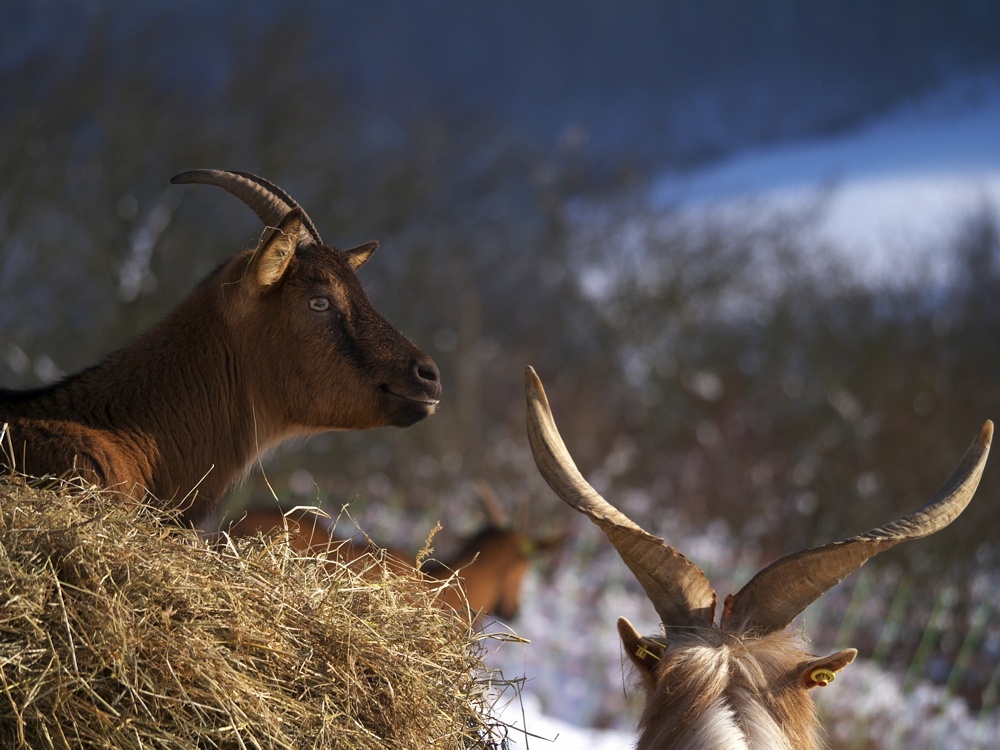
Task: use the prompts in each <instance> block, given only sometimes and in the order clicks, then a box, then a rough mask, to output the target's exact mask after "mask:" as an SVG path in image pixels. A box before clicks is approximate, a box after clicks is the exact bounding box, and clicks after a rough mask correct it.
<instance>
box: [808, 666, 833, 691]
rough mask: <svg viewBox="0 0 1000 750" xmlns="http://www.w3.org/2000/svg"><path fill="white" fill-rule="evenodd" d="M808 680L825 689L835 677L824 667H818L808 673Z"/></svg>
mask: <svg viewBox="0 0 1000 750" xmlns="http://www.w3.org/2000/svg"><path fill="white" fill-rule="evenodd" d="M809 679H810V680H812V681H813V682H815V683H816V684H817V685H819V686H820V687H826V686H827V685H829V684H830V683H831V682H833V681H834V680H835V679H837V675H836V674H835V673H834V672H833V671H832V670H829V669H827V668H826V667H820V668H819V669H814V670H813V671H812V672H810V673H809Z"/></svg>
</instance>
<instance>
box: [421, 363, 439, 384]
mask: <svg viewBox="0 0 1000 750" xmlns="http://www.w3.org/2000/svg"><path fill="white" fill-rule="evenodd" d="M417 377H418V378H419V379H420V380H426V381H428V382H429V383H437V382H438V381H439V380H440V379H441V373H439V372H438V368H437V365H435V364H434V363H433V362H430V363H428V362H419V363H417Z"/></svg>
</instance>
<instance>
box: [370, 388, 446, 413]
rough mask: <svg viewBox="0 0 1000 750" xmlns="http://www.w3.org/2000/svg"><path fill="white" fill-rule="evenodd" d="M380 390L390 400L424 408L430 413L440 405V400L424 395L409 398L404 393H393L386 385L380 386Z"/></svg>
mask: <svg viewBox="0 0 1000 750" xmlns="http://www.w3.org/2000/svg"><path fill="white" fill-rule="evenodd" d="M381 388H382V392H383V393H385V394H386V395H387V396H389V397H390V398H393V399H396V400H398V401H403V402H404V403H408V404H416V405H420V406H425V407H427V408H428V409H430V410H431V411H433V410H434V409H435V408H436V407H437V405H438V404H440V403H441V399H438V398H432V397H431V396H427V395H425V394H419V395H415V396H410V395H407V394H405V393H399V392H398V391H394V390H392V388H390V387H389V386H388V385H382V386H381Z"/></svg>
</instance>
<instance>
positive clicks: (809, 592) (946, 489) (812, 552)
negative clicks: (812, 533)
mask: <svg viewBox="0 0 1000 750" xmlns="http://www.w3.org/2000/svg"><path fill="white" fill-rule="evenodd" d="M992 437H993V423H992V422H990V421H987V422H986V423H985V424H984V425H983V427H982V429H981V430H980V432H979V435H978V436H977V437H976V439H975V440H974V441H972V445H971V446H969V449H968V450H967V451H966V452H965V455H964V456H963V457H962V460H961V462H960V463H959V464H958V468H956V469H955V471H954V472H952V475H951V476H950V477H948V481H947V482H945V483H944V486H943V487H941V489H939V490H938V491H937V493H936V494H935V495H934V497H932V498H931V499H930V501H928V503H927V504H926V505H925V506H924V507H923V508H921V509H920V510H918V511H914V512H913V513H911V514H910V515H908V516H906V517H904V518H901V519H899V520H897V521H892V522H891V523H887V524H885V525H884V526H879V527H878V528H875V529H872V530H871V531H868V532H866V533H864V534H859V535H858V536H854V537H851V538H850V539H845V540H843V541H840V542H834V543H832V544H826V545H824V546H822V547H816V548H814V549H809V550H805V551H803V552H797V553H795V554H792V555H787V556H786V557H783V558H781V559H780V560H778V561H777V562H774V563H772V564H771V565H769V566H768V567H766V568H764V570H762V571H760V572H759V573H758V574H757V575H755V576H754V577H753V578H752V579H751V580H750V582H749V583H747V585H746V586H744V587H743V588H742V589H741V590H740V592H739V593H738V594H736V595H735V596H733V597H732V599H731V600H730V601H727V602H726V607H725V611H724V612H723V615H722V626H723V627H724V628H725V627H726V626H727V625H731V626H735V627H736V628H738V629H741V630H742V629H744V628H753V629H757V630H759V631H762V632H764V633H770V632H775V631H778V630H781V629H783V628H784V627H786V626H787V625H789V624H790V623H791V622H792V620H794V619H795V618H796V617H797V616H798V615H799V613H800V612H802V610H804V609H805V608H806V607H808V606H809V605H810V604H812V603H813V602H814V601H815V600H816V599H818V598H819V597H820V596H821V595H822V594H823V593H825V592H826V591H828V590H829V589H830V588H832V587H833V586H835V585H836V584H837V583H839V582H840V581H842V580H843V579H844V578H845V577H847V576H848V575H850V574H851V573H853V572H854V571H855V570H857V569H858V568H860V567H861V566H862V565H864V564H865V562H866V561H867V560H868V559H869V558H870V557H873V556H874V555H877V554H878V553H879V552H883V551H885V550H887V549H889V548H890V547H894V546H896V545H897V544H900V543H901V542H906V541H909V540H910V539H920V538H921V537H925V536H928V535H930V534H933V533H934V532H935V531H939V530H941V529H943V528H944V527H945V526H947V525H948V524H950V523H951V522H952V521H954V520H955V519H956V518H958V516H959V514H960V513H961V512H962V511H963V510H965V506H966V505H968V504H969V501H970V500H971V499H972V495H973V493H975V491H976V487H977V486H978V485H979V479H980V477H981V476H982V474H983V467H984V466H985V465H986V457H987V455H989V452H990V440H991V439H992Z"/></svg>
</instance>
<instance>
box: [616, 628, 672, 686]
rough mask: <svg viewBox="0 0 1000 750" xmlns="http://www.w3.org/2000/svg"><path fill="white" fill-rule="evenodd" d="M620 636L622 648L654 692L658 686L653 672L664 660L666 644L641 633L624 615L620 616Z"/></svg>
mask: <svg viewBox="0 0 1000 750" xmlns="http://www.w3.org/2000/svg"><path fill="white" fill-rule="evenodd" d="M618 637H619V638H621V640H622V648H624V649H625V653H626V654H628V658H629V659H631V660H632V663H633V664H635V666H636V669H638V670H639V674H641V675H642V681H643V683H645V685H646V689H647V690H649V691H650V692H652V691H653V689H654V688H655V687H656V681H655V680H654V679H653V672H654V671H655V670H656V667H657V666H658V665H659V663H660V662H661V661H662V660H663V654H664V653H665V652H666V650H667V646H666V644H664V643H661V642H660V641H658V640H655V639H653V638H646V637H645V636H644V635H641V634H640V633H639V631H638V630H636V629H635V626H634V625H633V624H632V623H630V622H629V621H628V620H627V619H626V618H624V617H619V618H618Z"/></svg>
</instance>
